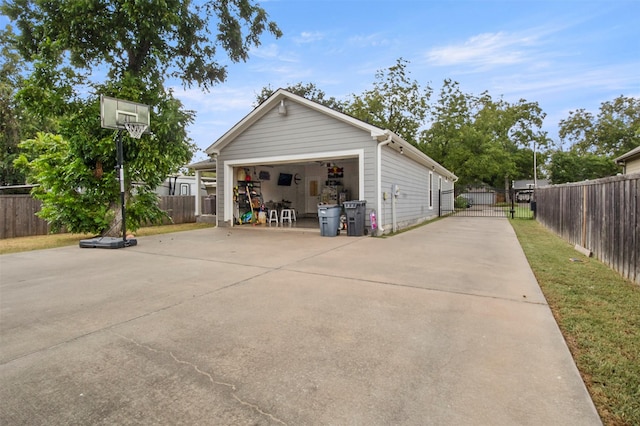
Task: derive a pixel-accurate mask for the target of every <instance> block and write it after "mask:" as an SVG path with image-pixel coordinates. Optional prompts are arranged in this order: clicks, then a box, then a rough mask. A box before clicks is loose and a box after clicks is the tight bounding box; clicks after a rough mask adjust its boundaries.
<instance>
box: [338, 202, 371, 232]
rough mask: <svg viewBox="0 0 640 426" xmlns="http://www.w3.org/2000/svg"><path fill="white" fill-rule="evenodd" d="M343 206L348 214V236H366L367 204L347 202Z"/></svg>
mask: <svg viewBox="0 0 640 426" xmlns="http://www.w3.org/2000/svg"><path fill="white" fill-rule="evenodd" d="M342 205H343V207H344V211H345V212H346V214H347V235H348V236H350V237H359V236H362V235H364V222H365V220H364V218H365V211H366V207H367V202H366V201H364V200H358V201H345V202H344V203H343V204H342Z"/></svg>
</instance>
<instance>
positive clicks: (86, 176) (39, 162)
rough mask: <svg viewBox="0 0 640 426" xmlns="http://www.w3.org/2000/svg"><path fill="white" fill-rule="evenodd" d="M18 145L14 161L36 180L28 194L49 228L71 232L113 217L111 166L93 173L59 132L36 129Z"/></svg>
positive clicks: (91, 228) (114, 189) (114, 184)
mask: <svg viewBox="0 0 640 426" xmlns="http://www.w3.org/2000/svg"><path fill="white" fill-rule="evenodd" d="M20 147H21V148H22V149H23V151H24V152H23V154H22V155H21V156H20V157H19V158H18V160H16V164H17V165H18V166H22V167H24V168H26V169H27V170H28V172H29V176H30V177H31V179H33V181H35V182H38V183H39V184H40V186H38V187H36V188H34V190H33V191H32V195H33V196H34V197H35V198H37V199H39V200H41V201H42V203H43V207H42V210H41V211H40V212H39V213H38V216H40V217H42V218H43V219H45V220H46V221H48V222H49V223H50V224H51V227H52V231H53V232H57V231H59V230H60V229H62V228H63V227H64V228H66V229H67V230H68V231H69V232H74V233H94V232H96V230H98V231H102V230H104V229H107V227H108V225H109V223H110V221H111V219H112V218H113V213H111V212H110V211H109V209H110V202H109V201H108V200H115V199H116V194H117V192H118V185H117V181H116V177H115V172H114V170H109V171H105V173H104V174H103V175H102V176H100V177H97V175H96V174H95V173H92V171H91V169H89V168H88V167H86V165H85V164H84V163H83V161H82V159H80V158H78V157H77V156H74V155H73V154H72V152H71V150H70V146H69V142H68V141H66V140H65V139H64V138H63V137H62V136H60V135H52V134H50V133H38V135H37V136H36V137H35V138H34V139H28V140H26V141H24V142H22V143H21V144H20ZM29 157H32V158H35V159H34V160H31V161H29V159H28V158H29Z"/></svg>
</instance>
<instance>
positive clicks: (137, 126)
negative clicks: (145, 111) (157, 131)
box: [124, 122, 148, 139]
mask: <svg viewBox="0 0 640 426" xmlns="http://www.w3.org/2000/svg"><path fill="white" fill-rule="evenodd" d="M124 127H125V129H127V131H128V132H129V136H131V137H132V138H136V139H140V136H142V134H143V133H144V131H145V130H147V127H148V126H147V125H146V124H144V123H133V122H126V123H124Z"/></svg>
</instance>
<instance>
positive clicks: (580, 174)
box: [549, 151, 620, 184]
mask: <svg viewBox="0 0 640 426" xmlns="http://www.w3.org/2000/svg"><path fill="white" fill-rule="evenodd" d="M619 171H620V167H619V166H618V165H617V164H616V163H615V162H614V161H613V160H612V159H610V158H607V157H604V156H601V155H596V154H592V153H590V152H587V153H583V154H580V153H578V152H575V151H567V152H563V151H555V152H553V153H552V154H551V164H550V166H549V173H550V178H551V182H552V183H554V184H559V183H567V182H580V181H583V180H587V179H598V178H602V177H606V176H612V175H615V174H616V173H618V172H619Z"/></svg>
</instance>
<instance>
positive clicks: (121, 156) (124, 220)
mask: <svg viewBox="0 0 640 426" xmlns="http://www.w3.org/2000/svg"><path fill="white" fill-rule="evenodd" d="M122 132H123V130H118V139H117V141H116V151H117V154H118V169H119V173H120V204H121V208H122V241H123V242H124V244H125V245H126V244H127V216H126V209H125V197H124V153H123V151H124V149H123V147H122Z"/></svg>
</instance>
